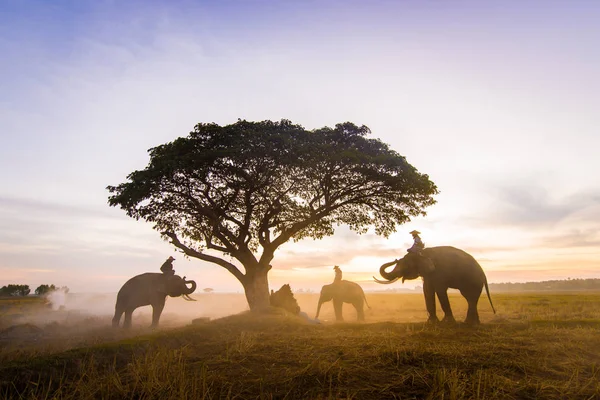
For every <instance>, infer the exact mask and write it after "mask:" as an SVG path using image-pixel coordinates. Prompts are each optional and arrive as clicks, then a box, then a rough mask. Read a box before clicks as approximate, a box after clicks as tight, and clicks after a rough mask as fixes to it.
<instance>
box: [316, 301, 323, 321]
mask: <svg viewBox="0 0 600 400" xmlns="http://www.w3.org/2000/svg"><path fill="white" fill-rule="evenodd" d="M321 305H323V296H319V305H318V306H317V315H315V319H318V318H319V313H320V312H321Z"/></svg>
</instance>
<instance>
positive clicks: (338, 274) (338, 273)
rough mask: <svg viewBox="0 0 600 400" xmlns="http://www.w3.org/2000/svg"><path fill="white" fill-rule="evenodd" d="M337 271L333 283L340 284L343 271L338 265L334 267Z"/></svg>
mask: <svg viewBox="0 0 600 400" xmlns="http://www.w3.org/2000/svg"><path fill="white" fill-rule="evenodd" d="M333 270H334V271H335V278H333V283H339V282H341V281H342V270H341V269H340V267H338V266H337V265H336V266H335V267H333Z"/></svg>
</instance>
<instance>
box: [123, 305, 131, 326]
mask: <svg viewBox="0 0 600 400" xmlns="http://www.w3.org/2000/svg"><path fill="white" fill-rule="evenodd" d="M132 314H133V310H129V309H128V310H125V321H124V322H123V328H127V329H129V328H131V316H132Z"/></svg>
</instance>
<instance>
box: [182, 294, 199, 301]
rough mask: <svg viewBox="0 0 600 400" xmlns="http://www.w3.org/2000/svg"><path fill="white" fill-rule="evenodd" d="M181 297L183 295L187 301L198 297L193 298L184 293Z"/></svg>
mask: <svg viewBox="0 0 600 400" xmlns="http://www.w3.org/2000/svg"><path fill="white" fill-rule="evenodd" d="M181 297H183V299H184V300H187V301H196V299H192V298H191V297H190V296H189V295H187V294H182V295H181Z"/></svg>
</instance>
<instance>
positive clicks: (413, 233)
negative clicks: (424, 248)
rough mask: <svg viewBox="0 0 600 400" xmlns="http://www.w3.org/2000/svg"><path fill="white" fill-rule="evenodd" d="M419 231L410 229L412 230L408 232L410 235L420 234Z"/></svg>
mask: <svg viewBox="0 0 600 400" xmlns="http://www.w3.org/2000/svg"><path fill="white" fill-rule="evenodd" d="M420 233H421V232H419V231H416V230H415V231H412V232H410V234H411V235H418V234H420Z"/></svg>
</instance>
